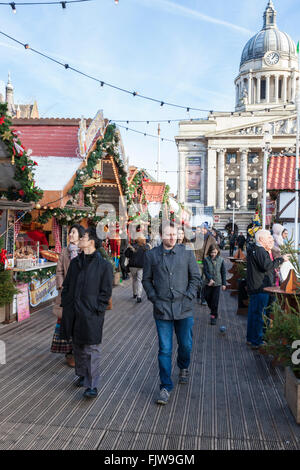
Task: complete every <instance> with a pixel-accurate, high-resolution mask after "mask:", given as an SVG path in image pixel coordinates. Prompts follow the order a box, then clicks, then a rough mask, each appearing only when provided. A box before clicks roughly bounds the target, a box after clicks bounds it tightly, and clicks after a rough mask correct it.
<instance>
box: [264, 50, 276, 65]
mask: <svg viewBox="0 0 300 470" xmlns="http://www.w3.org/2000/svg"><path fill="white" fill-rule="evenodd" d="M278 61H279V54H278V53H277V52H269V54H268V55H266V57H265V62H266V64H267V65H275V64H277V62H278Z"/></svg>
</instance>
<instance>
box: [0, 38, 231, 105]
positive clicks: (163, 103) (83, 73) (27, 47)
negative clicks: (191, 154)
mask: <svg viewBox="0 0 300 470" xmlns="http://www.w3.org/2000/svg"><path fill="white" fill-rule="evenodd" d="M0 34H2V35H3V36H5V37H6V38H8V39H10V40H11V41H14V42H16V43H17V44H20V45H21V46H23V47H24V48H25V49H30V50H31V51H32V52H35V53H36V54H38V55H41V56H42V57H44V58H46V59H48V60H50V61H52V62H55V63H56V64H58V65H61V66H62V67H64V68H65V69H69V70H72V71H73V72H76V73H78V74H80V75H82V76H84V77H86V78H89V79H90V80H93V81H95V82H97V83H99V84H100V86H101V87H103V86H104V85H105V86H108V87H110V88H113V89H114V90H118V91H121V92H123V93H127V94H128V95H132V96H133V97H136V96H137V97H138V98H142V99H144V100H148V101H152V102H154V103H159V104H160V106H161V107H162V106H171V107H173V108H179V109H185V110H186V112H189V111H200V112H210V113H213V111H212V110H208V109H201V108H195V107H192V106H182V105H179V104H175V103H169V102H167V101H163V100H158V99H156V98H151V97H150V96H145V95H142V94H140V93H138V92H137V91H130V90H127V89H125V88H122V87H119V86H116V85H113V84H111V83H108V82H105V81H104V80H100V79H99V78H96V77H93V76H92V75H89V74H87V73H85V72H82V71H81V70H78V69H75V68H74V67H71V66H70V65H69V64H64V63H62V62H60V61H59V60H56V59H53V57H50V56H49V55H47V54H44V53H43V52H40V51H38V50H36V49H33V48H32V47H30V46H29V44H27V43H23V42H21V41H19V40H18V39H15V38H14V37H12V36H10V35H9V34H6V33H4V32H3V31H0ZM220 112H226V111H220Z"/></svg>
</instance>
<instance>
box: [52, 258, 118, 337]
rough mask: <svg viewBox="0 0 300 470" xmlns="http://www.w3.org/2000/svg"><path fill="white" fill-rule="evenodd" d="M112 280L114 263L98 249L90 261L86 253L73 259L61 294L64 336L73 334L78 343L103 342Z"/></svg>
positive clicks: (62, 334) (62, 335) (62, 333)
mask: <svg viewBox="0 0 300 470" xmlns="http://www.w3.org/2000/svg"><path fill="white" fill-rule="evenodd" d="M112 283H113V268H112V265H111V264H110V263H109V262H108V261H106V260H104V259H103V258H102V256H101V255H100V253H99V252H98V251H95V252H94V254H93V256H92V258H91V262H90V263H89V264H86V263H85V255H84V253H81V254H80V255H79V256H77V257H76V258H74V259H73V260H72V261H71V263H70V266H69V269H68V272H67V276H66V278H65V280H64V282H63V290H62V294H61V299H62V307H63V314H62V319H61V326H60V330H61V331H60V335H61V339H67V340H69V339H70V337H72V340H73V343H75V344H86V345H87V344H100V343H101V340H102V329H103V323H104V316H105V310H106V308H107V305H108V301H109V299H110V297H111V293H112Z"/></svg>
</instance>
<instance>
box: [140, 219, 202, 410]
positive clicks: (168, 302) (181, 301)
mask: <svg viewBox="0 0 300 470" xmlns="http://www.w3.org/2000/svg"><path fill="white" fill-rule="evenodd" d="M160 234H161V236H162V244H161V245H160V246H158V247H156V248H153V249H152V250H150V251H147V252H146V254H145V263H144V273H143V286H144V289H145V291H146V294H147V297H148V299H149V300H150V301H151V302H152V303H153V314H154V318H155V323H156V328H157V334H158V340H159V353H158V362H159V371H160V381H161V384H160V394H159V397H158V399H157V403H158V404H162V405H165V404H166V403H167V402H168V400H169V396H170V392H171V390H172V388H173V382H172V380H171V372H172V338H173V331H174V330H175V333H176V337H177V342H178V356H177V365H178V367H179V369H180V373H179V382H180V383H187V382H188V367H189V364H190V354H191V350H192V330H193V323H194V318H193V311H194V302H193V300H194V298H195V297H196V294H197V288H198V285H199V283H200V274H199V269H198V266H197V263H196V260H195V256H194V253H193V250H190V249H187V248H186V247H185V246H184V245H177V244H176V241H177V227H176V226H175V225H174V224H173V223H172V222H171V223H167V224H165V225H164V226H163V227H160Z"/></svg>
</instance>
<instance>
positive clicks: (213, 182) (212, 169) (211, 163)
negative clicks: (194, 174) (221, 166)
mask: <svg viewBox="0 0 300 470" xmlns="http://www.w3.org/2000/svg"><path fill="white" fill-rule="evenodd" d="M216 194H217V151H216V149H214V148H212V147H208V149H207V198H206V201H207V205H208V206H213V207H216Z"/></svg>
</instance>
